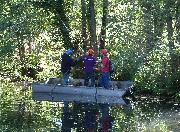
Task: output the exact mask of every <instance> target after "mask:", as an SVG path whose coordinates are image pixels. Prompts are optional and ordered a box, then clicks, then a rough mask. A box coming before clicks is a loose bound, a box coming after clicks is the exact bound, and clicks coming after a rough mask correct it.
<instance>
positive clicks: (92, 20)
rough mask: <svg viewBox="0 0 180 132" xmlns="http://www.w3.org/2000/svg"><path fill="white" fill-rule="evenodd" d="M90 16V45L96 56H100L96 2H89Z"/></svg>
mask: <svg viewBox="0 0 180 132" xmlns="http://www.w3.org/2000/svg"><path fill="white" fill-rule="evenodd" d="M89 14H90V16H89V17H90V22H89V27H90V45H91V46H92V47H93V49H94V52H95V55H97V54H98V46H97V37H96V21H95V11H94V0H89Z"/></svg>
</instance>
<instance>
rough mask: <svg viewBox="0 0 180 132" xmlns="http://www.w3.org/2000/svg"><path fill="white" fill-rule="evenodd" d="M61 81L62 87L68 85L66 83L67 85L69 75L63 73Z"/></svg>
mask: <svg viewBox="0 0 180 132" xmlns="http://www.w3.org/2000/svg"><path fill="white" fill-rule="evenodd" d="M63 81H64V85H68V83H69V73H63Z"/></svg>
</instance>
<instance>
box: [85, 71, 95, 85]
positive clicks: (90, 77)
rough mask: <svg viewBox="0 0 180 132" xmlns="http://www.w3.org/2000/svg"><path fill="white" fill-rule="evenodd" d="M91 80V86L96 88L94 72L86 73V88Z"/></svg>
mask: <svg viewBox="0 0 180 132" xmlns="http://www.w3.org/2000/svg"><path fill="white" fill-rule="evenodd" d="M89 79H91V85H90V86H91V87H94V85H95V77H94V72H89V73H85V78H84V86H88V83H89Z"/></svg>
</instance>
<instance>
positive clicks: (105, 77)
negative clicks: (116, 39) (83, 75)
mask: <svg viewBox="0 0 180 132" xmlns="http://www.w3.org/2000/svg"><path fill="white" fill-rule="evenodd" d="M100 53H101V66H100V69H99V71H100V73H101V75H100V85H101V87H104V88H105V89H109V76H110V72H109V66H110V61H109V58H108V56H107V54H108V52H107V49H102V50H101V52H100Z"/></svg>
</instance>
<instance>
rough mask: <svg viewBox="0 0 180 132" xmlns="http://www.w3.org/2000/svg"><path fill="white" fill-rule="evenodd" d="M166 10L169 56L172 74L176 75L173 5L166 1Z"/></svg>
mask: <svg viewBox="0 0 180 132" xmlns="http://www.w3.org/2000/svg"><path fill="white" fill-rule="evenodd" d="M165 2H166V3H165V10H166V23H167V32H168V34H167V36H168V47H169V54H170V57H171V68H172V73H173V74H174V73H175V71H176V70H175V69H176V68H175V67H176V66H175V64H176V62H175V57H174V53H173V50H174V42H173V26H172V24H173V23H172V11H171V10H172V7H171V6H172V3H171V2H170V1H169V0H166V1H165Z"/></svg>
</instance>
